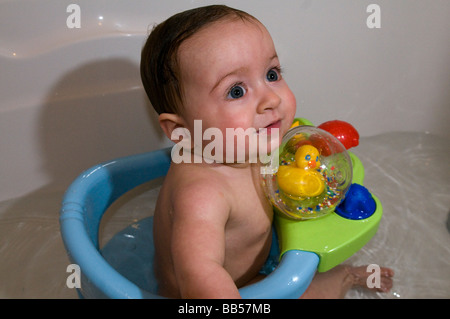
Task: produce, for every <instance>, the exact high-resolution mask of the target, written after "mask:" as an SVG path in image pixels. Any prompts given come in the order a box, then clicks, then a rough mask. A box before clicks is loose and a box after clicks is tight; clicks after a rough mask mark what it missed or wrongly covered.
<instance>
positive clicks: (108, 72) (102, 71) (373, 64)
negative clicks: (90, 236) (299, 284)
mask: <svg viewBox="0 0 450 319" xmlns="http://www.w3.org/2000/svg"><path fill="white" fill-rule="evenodd" d="M219 2H220V3H225V4H228V5H230V6H236V7H238V8H241V9H243V10H246V11H248V12H249V13H251V14H253V15H255V16H256V17H257V18H259V19H260V20H261V21H262V22H263V23H264V24H265V25H266V26H267V28H268V29H269V31H270V32H271V33H272V36H273V38H274V41H275V44H276V46H277V49H278V53H279V55H280V58H281V62H282V64H283V67H284V69H285V77H286V79H287V81H288V83H289V84H290V87H291V89H292V90H293V92H294V94H295V95H296V96H297V103H298V111H297V115H298V116H302V117H306V118H308V119H310V120H311V121H313V122H314V123H317V124H320V123H321V122H324V121H327V120H331V119H341V120H346V121H349V122H350V123H352V124H353V125H354V126H355V127H356V128H357V129H358V130H359V132H360V135H361V136H362V137H369V136H373V135H378V134H382V133H387V132H394V131H403V132H406V131H414V132H429V133H431V134H433V135H436V136H440V137H443V138H447V139H449V138H450V129H449V125H448V121H449V120H450V94H449V92H450V91H449V89H448V88H449V84H450V63H449V58H448V57H449V53H450V42H449V41H448V36H449V33H448V30H450V20H449V19H448V13H449V12H450V3H449V2H448V1H445V0H443V1H438V0H436V1H433V2H426V3H424V2H423V1H419V0H417V1H410V0H408V1H406V0H404V1H396V2H395V3H392V2H391V1H386V0H382V1H381V0H380V1H376V3H377V4H379V5H380V8H381V28H380V29H369V28H368V27H367V24H366V19H367V17H368V16H369V14H370V13H367V12H366V9H367V5H368V4H369V3H370V2H365V1H356V0H354V1H345V2H338V3H336V2H335V1H321V2H320V3H319V2H313V1H295V2H294V1H292V2H289V3H286V4H284V5H283V6H281V7H280V5H279V4H276V3H274V2H273V1H269V0H264V1H256V0H252V1H245V3H241V1H175V0H172V1H164V2H162V1H132V2H130V1H124V0H116V1H112V0H111V1H86V0H84V1H0V21H1V28H0V228H1V230H2V231H0V236H2V237H0V260H1V261H0V276H1V277H0V282H6V279H8V280H10V282H11V284H7V285H5V288H0V289H4V290H3V291H0V297H3V296H5V297H11V296H12V297H38V296H50V297H54V296H56V297H66V296H67V295H66V293H67V294H68V296H72V295H73V291H69V292H67V288H66V287H65V285H64V283H65V277H66V276H67V274H66V273H65V267H63V266H64V265H65V264H66V263H67V260H66V258H65V256H64V252H63V249H62V246H60V242H59V241H58V240H59V239H58V238H59V237H58V236H59V233H58V225H57V220H56V218H57V212H58V208H59V207H58V206H59V202H60V199H61V196H62V192H63V191H64V190H65V189H66V187H67V186H68V185H69V183H70V182H71V181H72V180H73V179H74V178H75V177H76V176H77V175H78V174H79V173H80V172H81V171H82V170H84V169H86V168H88V167H90V166H92V165H94V164H96V163H99V162H102V161H105V160H109V159H112V158H116V157H120V156H125V155H129V154H136V153H141V152H145V151H149V150H153V149H158V148H161V147H164V146H167V145H169V143H168V141H167V140H166V139H165V137H163V135H162V134H161V132H160V130H159V128H158V124H157V118H156V115H155V113H154V112H153V111H152V110H151V109H149V105H148V102H147V100H146V97H145V94H144V91H143V89H142V85H141V82H140V76H139V58H140V50H141V47H142V45H143V43H144V41H145V38H146V34H147V29H148V27H149V26H152V25H153V24H154V23H157V22H160V21H162V20H163V19H164V18H167V17H168V16H170V15H171V14H173V13H175V12H179V11H181V10H184V9H187V8H191V7H195V6H199V5H204V4H209V3H219ZM261 3H262V5H261ZM70 4H77V5H78V6H79V8H80V28H69V27H68V25H67V19H68V18H70V15H71V14H73V13H74V12H73V11H69V12H67V8H68V6H69V5H70ZM40 231H46V232H47V234H51V235H42V233H41V232H40ZM33 238H34V239H33ZM39 239H41V240H42V242H41V241H39ZM27 245H28V246H27ZM17 246H27V247H26V248H24V249H23V250H22V251H19V252H17V251H16V250H15V247H17ZM42 249H47V251H44V252H43V251H42ZM52 250H56V251H58V256H59V257H58V258H59V259H58V258H56V259H57V262H58V261H59V263H60V264H58V268H57V270H55V269H56V266H55V269H53V270H52V272H51V273H50V272H49V270H48V269H49V267H48V266H45V265H44V264H42V262H41V260H44V259H47V260H48V259H49V256H52ZM30 251H33V252H35V253H36V254H35V255H33V256H31V257H30V255H29V254H30ZM59 253H60V254H59ZM27 258H28V259H29V258H32V260H28V264H31V265H34V268H33V269H31V268H30V267H22V266H21V265H22V264H23V263H24V260H27ZM52 259H55V258H52ZM61 268H62V269H61ZM46 271H47V273H46ZM10 272H14V273H16V275H15V276H16V277H17V278H15V277H14V276H11V274H10ZM43 273H44V274H43ZM11 278H14V279H11ZM18 278H20V279H18ZM39 278H40V279H39ZM52 281H53V282H54V283H55V284H54V285H53V287H50V288H49V285H48V282H52ZM12 282H16V283H17V282H18V283H19V284H14V285H13V284H12ZM43 286H45V287H47V288H45V289H44V288H43ZM50 286H51V285H50ZM24 287H25V288H24ZM55 287H59V288H55ZM46 289H47V290H46Z"/></svg>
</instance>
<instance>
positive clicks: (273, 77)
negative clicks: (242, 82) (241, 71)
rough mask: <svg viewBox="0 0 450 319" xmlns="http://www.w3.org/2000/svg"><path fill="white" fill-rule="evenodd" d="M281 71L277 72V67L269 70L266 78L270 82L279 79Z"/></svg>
mask: <svg viewBox="0 0 450 319" xmlns="http://www.w3.org/2000/svg"><path fill="white" fill-rule="evenodd" d="M278 77H279V72H277V70H276V69H271V70H269V72H267V75H266V78H267V81H269V82H275V81H278Z"/></svg>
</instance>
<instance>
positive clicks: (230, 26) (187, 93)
mask: <svg viewBox="0 0 450 319" xmlns="http://www.w3.org/2000/svg"><path fill="white" fill-rule="evenodd" d="M237 35H238V36H237ZM205 48H208V49H205ZM178 54H179V56H178V58H179V63H180V71H181V72H180V73H181V81H182V83H183V89H184V92H183V93H184V101H183V104H184V105H183V110H182V111H181V113H182V114H168V113H162V114H161V115H160V117H159V122H160V125H161V128H162V129H163V131H164V133H165V134H166V136H167V137H169V138H171V139H172V140H173V141H174V142H176V143H177V142H179V140H177V139H176V138H173V136H172V133H173V132H174V130H175V129H177V128H186V129H187V130H188V131H189V132H194V131H195V128H194V121H195V120H199V119H200V120H202V124H203V130H206V129H207V128H217V129H219V130H221V131H222V132H225V130H226V129H227V128H242V129H244V130H246V129H248V128H254V129H256V130H259V129H261V128H268V129H269V128H270V129H273V128H276V129H279V136H280V137H281V136H283V135H284V134H285V133H286V131H287V130H288V129H289V127H290V126H291V124H292V121H293V118H294V115H295V111H296V102H295V97H294V95H293V94H292V92H291V91H290V89H289V87H288V86H287V84H286V82H285V81H284V79H283V78H282V76H281V73H279V70H280V66H279V61H278V56H277V54H276V51H275V48H274V45H273V42H272V39H271V37H270V35H269V33H268V32H267V30H266V29H265V28H264V27H263V26H262V25H261V24H260V23H257V22H249V21H242V20H224V21H220V22H215V23H213V24H212V25H210V26H208V27H205V28H204V29H202V30H200V31H199V32H198V33H196V34H195V35H193V36H192V37H191V38H189V39H187V40H185V42H183V43H182V44H181V46H180V48H179V53H178ZM230 88H232V90H230ZM231 93H233V94H231ZM237 95H239V96H238V97H237ZM258 134H259V133H258ZM269 137H270V136H269ZM270 138H271V137H270ZM274 139H276V138H274ZM224 142H225V143H224V145H226V141H224ZM275 142H276V143H275ZM275 142H274V141H273V140H271V142H270V143H269V144H270V145H272V144H273V143H275V144H277V145H278V143H279V140H278V141H275ZM271 143H272V144H271ZM203 146H204V145H203ZM235 147H239V148H241V147H244V148H245V147H246V145H245V144H241V145H235ZM228 155H229V154H224V158H226V156H228ZM195 158H197V159H200V161H199V163H195V161H194V159H195ZM272 220H273V210H272V207H271V205H270V204H269V202H268V201H267V199H266V198H265V196H264V193H263V191H262V189H261V183H260V180H259V166H258V165H257V164H251V163H248V162H245V163H242V164H239V163H231V164H228V163H226V164H224V163H220V162H219V163H217V162H214V163H207V162H205V161H204V158H201V157H200V158H199V157H198V155H196V154H192V161H191V163H179V164H175V163H172V165H171V167H170V169H169V172H168V174H167V176H166V178H165V181H164V184H163V186H162V188H161V191H160V195H159V198H158V201H157V206H156V209H155V216H154V239H155V253H156V256H155V268H156V276H157V279H158V283H159V288H160V294H161V295H163V296H167V297H173V298H240V295H239V291H238V288H240V287H243V286H245V285H247V284H249V283H251V282H254V281H256V280H259V279H260V278H261V276H260V275H259V274H258V273H259V270H260V269H261V267H262V266H263V264H264V263H265V261H266V259H267V257H268V254H269V250H270V245H271V238H272V235H271V231H272V228H271V224H272ZM367 275H368V274H363V273H362V272H361V271H358V270H357V268H346V267H344V268H342V267H339V268H336V270H332V271H330V272H327V273H324V274H319V275H317V276H316V277H315V279H314V280H313V283H312V284H311V287H310V289H308V291H307V292H306V293H305V297H311V298H319V297H324V298H332V297H333V296H331V292H336V293H334V294H333V295H335V296H336V297H339V296H342V295H343V294H345V292H346V291H347V290H348V289H350V288H351V287H352V286H354V285H359V284H361V283H362V282H363V281H364V276H367ZM385 277H386V278H385V279H387V278H388V277H389V276H385ZM383 285H384V287H385V288H388V287H390V285H391V283H389V281H387V280H384V283H383ZM218 287H220V289H218ZM324 287H326V288H324Z"/></svg>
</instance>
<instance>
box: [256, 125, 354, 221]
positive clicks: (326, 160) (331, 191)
mask: <svg viewBox="0 0 450 319" xmlns="http://www.w3.org/2000/svg"><path fill="white" fill-rule="evenodd" d="M277 157H278V158H277ZM261 173H262V174H261V176H262V179H263V187H264V191H265V193H266V195H267V197H268V198H269V200H270V201H271V202H272V204H273V206H274V207H275V211H276V212H278V213H281V214H282V215H283V216H285V217H288V218H291V219H311V218H317V217H321V216H325V215H327V214H330V213H332V212H333V211H334V210H335V208H336V206H338V205H339V204H340V202H341V201H342V200H343V198H344V196H345V194H346V192H347V190H348V188H349V187H350V185H351V183H352V173H353V171H352V162H351V159H350V156H349V154H348V153H347V150H346V148H345V147H344V145H342V143H341V142H340V141H339V140H338V139H337V138H336V137H334V136H333V135H331V134H330V133H328V132H327V131H324V130H322V129H319V128H317V127H314V126H297V127H294V128H291V129H290V130H289V131H288V132H287V133H286V135H285V136H284V137H283V139H282V142H281V145H280V147H279V149H278V150H277V151H274V152H272V154H271V157H270V160H269V161H267V164H265V166H264V167H263V169H262V171H261Z"/></svg>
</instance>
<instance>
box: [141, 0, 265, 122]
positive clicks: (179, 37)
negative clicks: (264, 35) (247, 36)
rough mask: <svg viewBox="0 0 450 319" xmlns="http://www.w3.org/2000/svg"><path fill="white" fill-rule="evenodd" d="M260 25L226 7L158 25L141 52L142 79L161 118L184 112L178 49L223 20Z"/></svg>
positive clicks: (198, 10) (205, 9)
mask: <svg viewBox="0 0 450 319" xmlns="http://www.w3.org/2000/svg"><path fill="white" fill-rule="evenodd" d="M225 18H228V19H242V20H246V21H258V20H256V18H254V17H253V16H251V15H250V14H248V13H246V12H244V11H241V10H238V9H233V8H230V7H227V6H224V5H211V6H205V7H200V8H195V9H191V10H187V11H183V12H180V13H178V14H176V15H173V16H172V17H170V18H168V19H167V20H165V21H164V22H162V23H160V24H158V25H156V26H155V27H154V28H153V30H152V32H151V33H150V35H149V37H148V39H147V42H146V43H145V45H144V47H143V49H142V52H141V66H140V69H141V79H142V83H143V85H144V89H145V92H146V93H147V96H148V97H149V99H150V102H151V104H152V105H153V108H154V109H155V110H156V112H157V113H158V114H161V113H175V114H178V113H179V112H180V110H181V106H182V104H183V103H182V101H183V98H182V97H183V93H182V92H183V89H182V85H181V83H180V69H179V65H178V54H177V53H178V48H179V47H180V45H181V43H183V41H185V40H186V39H188V38H189V37H191V36H192V35H194V34H195V33H196V32H198V31H199V30H200V29H201V28H203V27H205V26H207V25H209V24H212V23H213V22H217V21H219V20H222V19H225Z"/></svg>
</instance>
